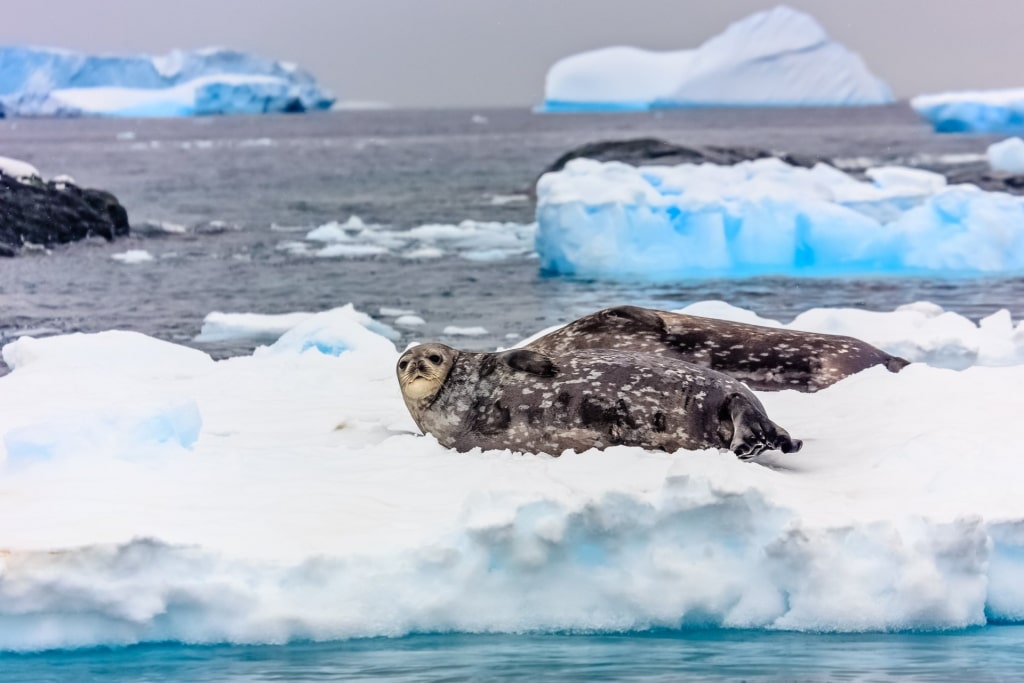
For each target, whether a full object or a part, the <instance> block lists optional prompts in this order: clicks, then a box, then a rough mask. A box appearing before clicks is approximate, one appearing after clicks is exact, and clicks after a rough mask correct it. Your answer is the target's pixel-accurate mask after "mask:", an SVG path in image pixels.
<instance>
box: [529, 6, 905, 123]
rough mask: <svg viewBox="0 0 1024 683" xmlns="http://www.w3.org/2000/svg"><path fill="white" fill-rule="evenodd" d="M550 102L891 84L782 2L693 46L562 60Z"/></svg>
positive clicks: (809, 99)
mask: <svg viewBox="0 0 1024 683" xmlns="http://www.w3.org/2000/svg"><path fill="white" fill-rule="evenodd" d="M544 96H545V100H544V104H543V106H542V107H541V109H542V110H544V111H616V110H619V111H622V110H627V111H628V110H646V109H651V108H655V107H686V106H714V105H727V106H735V105H743V106H751V105H769V106H815V105H825V106H833V105H868V104H886V103H888V102H892V99H893V98H892V92H891V91H890V90H889V86H887V85H886V84H885V83H884V82H883V81H881V80H880V79H878V78H877V77H875V76H874V75H873V74H872V73H871V72H870V71H869V70H868V68H867V66H865V64H864V62H863V60H861V58H860V57H859V56H858V55H857V54H855V53H853V52H850V51H849V50H847V49H846V48H845V47H843V46H842V45H840V44H839V43H836V42H834V41H832V40H831V39H830V38H829V36H828V34H827V33H826V32H825V29H823V28H822V27H821V25H820V24H819V23H818V22H817V21H815V19H814V18H813V17H811V16H809V15H807V14H804V13H802V12H797V11H796V10H793V9H790V8H788V7H784V6H780V7H776V8H775V9H772V10H769V11H765V12H758V13H757V14H753V15H751V16H749V17H747V18H745V19H743V20H741V21H738V22H736V23H734V24H732V25H730V26H729V27H728V28H727V29H726V30H725V31H724V32H723V33H721V34H719V35H717V36H715V37H713V38H711V39H710V40H708V41H707V42H705V43H704V44H703V45H701V46H700V47H699V48H697V49H694V50H676V51H671V52H652V51H649V50H642V49H639V48H634V47H609V48H603V49H600V50H592V51H590V52H583V53H580V54H576V55H571V56H569V57H566V58H564V59H562V60H560V61H558V62H556V63H555V65H554V66H552V67H551V69H550V70H549V71H548V75H547V81H546V84H545V95H544Z"/></svg>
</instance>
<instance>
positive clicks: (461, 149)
mask: <svg viewBox="0 0 1024 683" xmlns="http://www.w3.org/2000/svg"><path fill="white" fill-rule="evenodd" d="M641 136H652V137H661V138H664V139H667V140H670V141H673V142H678V143H683V144H694V145H737V146H738V145H744V146H753V147H759V148H765V149H773V150H782V151H787V152H794V153H801V154H820V155H826V156H833V157H840V158H846V159H853V158H859V159H860V160H861V162H860V163H868V162H872V161H873V162H875V163H900V162H907V161H908V160H920V159H922V158H924V159H932V160H941V159H942V158H947V157H948V158H956V156H958V155H959V156H963V155H968V156H970V155H975V156H976V155H980V154H983V153H984V151H985V148H986V146H987V145H988V144H990V143H991V141H992V139H993V138H989V137H984V136H962V135H937V134H935V133H933V132H932V131H931V129H930V127H929V126H928V125H927V124H925V123H924V122H922V121H921V120H919V119H918V118H917V116H916V115H915V114H914V113H913V112H912V111H911V110H910V109H909V107H906V106H902V105H901V106H893V107H868V108H851V109H836V110H830V109H810V110H796V111H793V110H785V109H772V110H751V109H736V110H708V109H700V110H675V111H664V112H655V113H634V114H601V115H574V114H558V115H537V114H532V113H530V112H528V111H520V110H494V111H480V112H474V111H470V110H459V111H379V112H343V113H338V114H329V115H322V116H321V115H313V116H300V117H295V116H266V117H238V118H202V119H177V120H175V119H169V120H153V119H145V120H124V119H117V120H107V119H80V120H9V121H3V122H0V142H2V143H3V149H4V154H5V155H6V156H12V157H15V158H21V159H24V160H26V161H28V162H30V163H32V164H34V165H35V166H36V167H37V168H39V169H40V170H41V171H42V172H43V173H44V174H45V175H50V176H52V175H56V174H59V173H65V174H69V175H71V176H72V177H74V178H76V179H77V180H78V181H79V182H80V183H82V184H85V185H90V186H95V187H101V188H105V189H108V190H110V191H111V192H113V193H115V194H116V195H117V196H118V197H119V198H120V199H121V201H122V203H123V204H124V205H125V206H126V207H127V208H128V211H129V215H130V217H131V220H132V222H133V224H134V225H135V226H137V227H139V226H143V225H144V224H145V223H146V222H147V221H155V222H162V223H171V224H176V225H180V226H182V227H184V228H187V229H189V230H191V229H192V228H193V227H195V226H200V228H202V227H204V226H207V225H208V224H209V223H210V222H213V221H222V222H224V223H225V224H227V226H229V227H230V228H236V229H228V230H226V231H222V232H218V233H217V234H196V233H194V232H190V233H188V234H183V235H173V234H172V235H167V236H162V237H145V236H141V231H140V236H138V237H133V238H130V239H128V240H121V241H118V242H116V243H114V244H106V243H104V242H90V243H86V244H77V245H73V246H68V247H60V248H57V249H55V250H53V253H52V254H50V255H48V256H46V257H41V256H36V255H31V254H30V255H27V256H26V257H24V258H19V259H15V260H10V261H6V262H4V263H3V264H0V297H2V313H0V343H3V342H4V341H5V340H10V339H14V338H16V337H17V336H19V335H21V334H25V333H34V334H40V333H42V334H46V333H56V332H74V331H85V332H88V331H99V330H105V329H112V328H118V329H131V330H138V331H141V332H145V333H147V334H152V335H155V336H157V337H160V338H163V339H169V340H172V341H176V342H181V343H191V340H192V338H193V337H194V336H195V335H196V334H197V333H198V331H199V328H200V326H201V323H202V319H203V317H204V316H205V315H206V314H207V313H209V312H211V311H214V310H220V311H227V312H259V313H286V312H292V311H299V310H307V311H315V310H323V309H326V308H331V307H333V306H337V305H342V304H345V303H348V302H352V303H353V304H355V305H356V307H357V308H359V309H360V310H363V311H366V312H369V313H371V314H376V313H377V311H378V310H379V308H380V307H394V308H403V309H413V310H415V311H417V313H418V314H419V315H420V316H421V317H422V318H424V319H425V320H426V325H425V326H423V327H422V328H419V329H417V330H416V331H415V336H416V338H426V337H430V338H434V339H438V340H441V341H445V342H448V343H453V344H456V345H459V346H462V347H464V348H473V349H477V350H484V349H493V348H494V347H496V346H498V345H502V344H508V343H509V340H510V339H519V338H522V337H524V336H526V335H528V334H531V333H533V332H535V331H537V330H538V329H542V328H544V327H548V326H550V325H554V324H556V323H559V322H565V321H567V320H571V319H573V318H575V317H577V316H579V315H582V314H584V313H587V312H589V311H592V310H595V309H597V308H601V307H603V306H607V305H614V304H618V303H624V302H629V303H634V304H639V305H650V306H657V307H661V308H679V307H681V306H684V305H686V304H689V303H692V302H694V301H702V300H708V299H723V300H726V301H728V302H730V303H732V304H734V305H737V306H741V307H744V308H750V309H752V310H754V311H756V312H757V313H759V314H761V315H763V316H766V317H772V318H777V319H780V320H784V321H785V320H788V319H791V318H792V317H793V316H795V315H796V314H797V313H799V312H800V311H803V310H806V309H807V308H810V307H812V306H826V305H828V306H851V307H855V308H870V309H874V310H892V309H893V308H894V307H896V306H899V305H901V304H904V303H908V302H911V301H916V300H927V301H932V302H934V303H937V304H939V305H941V306H943V307H945V308H947V309H948V310H954V311H957V312H959V313H962V314H964V315H967V316H968V317H970V318H972V319H975V320H977V319H980V318H982V317H984V316H986V315H988V314H990V313H992V312H993V311H995V310H998V309H999V308H1008V309H1009V310H1010V312H1011V313H1012V314H1013V316H1014V318H1015V319H1016V318H1020V317H1021V316H1022V314H1024V303H1022V302H1024V278H1000V277H996V278H975V279H969V280H958V281H956V280H948V279H939V280H930V279H922V278H909V279H904V278H893V277H887V278H877V279H857V280H851V279H837V280H828V281H822V280H803V279H786V278H771V277H764V278H750V279H743V280H694V281H684V282H672V283H663V284H658V285H649V284H643V285H641V284H631V283H629V282H620V283H606V282H598V281H590V280H572V279H565V278H554V277H545V276H544V275H542V274H541V273H540V272H539V269H538V267H537V261H536V257H535V256H534V255H532V254H529V253H524V254H512V255H509V256H507V257H505V258H503V259H502V260H497V261H473V260H467V259H466V258H462V257H459V256H456V255H453V254H447V255H445V256H443V257H441V258H436V259H422V260H409V259H403V258H401V257H399V256H397V255H394V254H388V255H383V256H376V257H367V258H356V259H352V258H337V259H333V258H315V257H311V256H310V255H309V254H293V253H290V252H288V251H286V250H282V249H280V247H281V245H282V244H283V243H286V242H289V241H295V240H302V238H303V237H304V235H305V234H306V233H307V232H308V231H309V230H311V229H313V228H315V227H317V226H319V225H323V224H325V223H328V222H330V221H338V222H342V223H343V222H345V221H346V220H347V219H348V218H349V217H350V216H352V215H356V216H359V217H360V218H361V219H362V220H363V221H365V222H367V223H380V224H385V225H387V226H389V227H390V228H393V229H396V230H403V229H408V228H413V227H415V226H419V225H424V224H442V225H453V224H458V223H460V222H462V221H464V220H476V221H499V222H512V223H521V224H528V223H530V222H532V220H533V205H532V202H531V200H530V197H529V192H530V188H531V187H532V184H533V182H534V180H535V179H536V177H537V175H538V174H539V173H540V172H541V171H542V170H543V169H544V168H545V167H546V166H547V165H548V164H550V163H551V162H552V161H554V160H555V159H556V158H557V157H558V156H559V155H561V154H562V153H563V152H565V151H566V150H568V149H570V148H573V147H575V146H578V145H580V144H583V143H586V142H592V141H595V140H607V139H623V138H631V137H641ZM951 155H952V156H951ZM528 246H529V245H527V247H528ZM129 249H144V250H146V251H148V252H149V253H150V254H152V255H153V257H154V260H153V261H151V262H147V263H144V264H136V265H130V264H121V263H118V262H116V261H114V260H112V259H111V255H112V254H115V253H120V252H125V251H126V250H129ZM449 325H454V326H460V327H465V326H482V327H484V328H485V329H486V330H487V333H486V334H483V335H480V336H476V337H472V338H468V339H467V338H453V337H449V336H446V335H444V334H443V330H444V328H445V327H447V326H449ZM410 339H412V333H407V334H406V335H405V336H404V337H403V339H402V340H401V341H402V342H406V341H409V340H410ZM203 348H204V350H207V351H210V352H211V353H213V354H214V355H215V356H216V357H223V356H226V355H232V354H235V353H242V352H246V351H248V350H249V348H250V347H246V346H238V345H226V346H225V345H213V346H210V345H207V346H205V347H203ZM2 371H3V368H0V372H2Z"/></svg>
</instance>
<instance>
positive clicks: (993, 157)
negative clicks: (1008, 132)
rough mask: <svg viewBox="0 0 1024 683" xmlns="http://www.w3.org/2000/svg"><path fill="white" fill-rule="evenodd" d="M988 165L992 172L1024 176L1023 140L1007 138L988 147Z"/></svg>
mask: <svg viewBox="0 0 1024 683" xmlns="http://www.w3.org/2000/svg"><path fill="white" fill-rule="evenodd" d="M988 163H989V165H990V166H991V167H992V170H994V171H1003V172H1004V173H1019V174H1024V140H1022V139H1020V138H1007V139H1006V140H1003V141H1002V142H996V143H993V144H991V145H989V146H988Z"/></svg>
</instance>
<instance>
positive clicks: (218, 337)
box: [195, 311, 313, 343]
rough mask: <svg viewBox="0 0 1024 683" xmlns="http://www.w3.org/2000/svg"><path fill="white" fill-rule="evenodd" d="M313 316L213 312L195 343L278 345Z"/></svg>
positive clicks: (301, 314) (208, 314) (204, 320)
mask: <svg viewBox="0 0 1024 683" xmlns="http://www.w3.org/2000/svg"><path fill="white" fill-rule="evenodd" d="M312 316H313V313H283V314H280V315H264V314H260V313H221V312H220V311H213V312H212V313H207V314H206V317H205V318H203V326H202V328H201V329H200V330H199V334H198V335H197V336H196V338H195V340H196V341H197V342H204V343H211V342H224V341H236V340H245V341H250V342H256V343H271V342H274V341H277V339H279V338H280V337H281V335H282V334H284V333H285V332H287V331H288V330H290V329H292V328H293V327H295V326H296V325H298V324H300V323H303V322H305V321H306V320H308V319H309V318H311V317H312Z"/></svg>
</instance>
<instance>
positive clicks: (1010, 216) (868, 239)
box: [536, 159, 1024, 280]
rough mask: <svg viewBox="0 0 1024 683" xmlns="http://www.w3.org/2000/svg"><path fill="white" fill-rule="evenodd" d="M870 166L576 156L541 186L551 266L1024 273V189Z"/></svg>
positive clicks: (558, 269) (627, 273)
mask: <svg viewBox="0 0 1024 683" xmlns="http://www.w3.org/2000/svg"><path fill="white" fill-rule="evenodd" d="M866 175H867V177H868V180H859V179H857V178H854V177H852V176H850V175H847V174H846V173H843V172H842V171H840V170H838V169H836V168H834V167H832V166H829V165H826V164H818V165H816V166H814V167H813V168H809V169H808V168H802V167H796V166H790V165H788V164H786V163H785V162H783V161H780V160H778V159H758V160H756V161H746V162H742V163H739V164H736V165H734V166H716V165H714V164H700V165H695V164H681V165H678V166H645V167H641V168H637V167H633V166H629V165H627V164H623V163H620V162H607V163H602V162H598V161H594V160H591V159H575V160H573V161H571V162H569V163H568V164H567V165H566V167H565V168H564V169H562V170H561V171H558V172H555V173H547V174H545V175H543V176H542V177H541V178H540V180H539V181H538V183H537V223H538V228H537V243H536V246H537V252H538V254H539V256H540V264H541V268H542V269H543V270H544V271H546V272H549V273H556V274H564V275H575V276H580V277H606V278H620V279H639V280H665V279H674V278H681V277H709V276H715V277H721V276H726V277H734V276H735V277H743V276H749V275H762V274H783V275H811V276H831V275H842V274H884V273H890V274H903V275H906V274H928V275H973V274H982V273H1018V272H1024V197H1017V196H1011V195H1008V194H1005V193H999V192H984V191H982V190H979V189H978V188H977V187H975V186H973V185H953V186H947V185H946V180H945V178H944V177H943V176H941V175H939V174H937V173H932V172H929V171H923V170H919V169H911V168H903V167H894V166H890V167H878V168H869V169H867V171H866Z"/></svg>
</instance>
